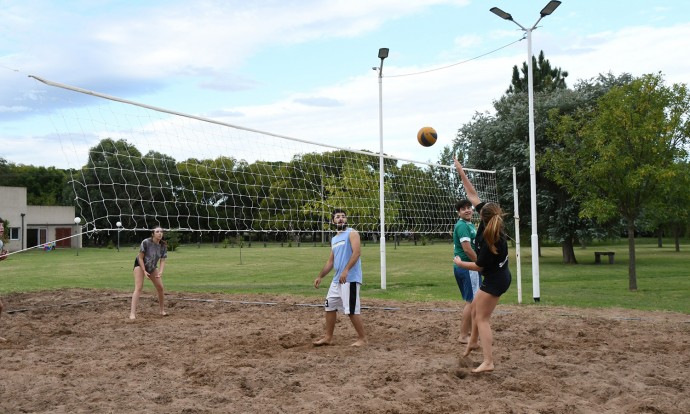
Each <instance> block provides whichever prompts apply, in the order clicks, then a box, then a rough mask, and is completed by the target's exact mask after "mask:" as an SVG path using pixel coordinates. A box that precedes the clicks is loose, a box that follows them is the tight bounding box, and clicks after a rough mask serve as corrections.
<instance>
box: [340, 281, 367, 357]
mask: <svg viewBox="0 0 690 414" xmlns="http://www.w3.org/2000/svg"><path fill="white" fill-rule="evenodd" d="M360 287H361V284H359V283H356V282H351V283H350V282H348V283H343V284H342V285H341V294H342V296H341V297H342V301H343V308H344V309H343V312H344V313H345V314H346V315H348V316H349V317H350V322H351V323H352V326H353V327H354V328H355V332H357V340H356V341H355V342H354V343H352V345H351V346H362V345H366V343H367V336H366V334H365V333H364V323H363V322H362V315H361V304H360V296H359V291H360Z"/></svg>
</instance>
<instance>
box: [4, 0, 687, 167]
mask: <svg viewBox="0 0 690 414" xmlns="http://www.w3.org/2000/svg"><path fill="white" fill-rule="evenodd" d="M546 3H548V0H512V1H511V0H482V1H480V0H404V1H403V0H373V1H372V0H367V1H365V0H347V1H345V0H299V1H297V0H252V1H246V0H242V1H239V0H224V1H221V0H217V1H214V0H199V1H188V0H149V1H143V0H142V1H133V0H132V1H110V0H74V1H60V0H50V1H49V0H18V1H15V0H0V22H2V24H0V125H1V127H0V142H1V143H2V145H0V158H4V159H5V160H6V161H8V162H11V163H15V164H25V165H35V166H46V167H50V166H53V167H58V168H69V167H72V168H78V167H79V165H71V163H70V161H69V160H70V159H71V158H70V157H74V154H70V155H66V154H65V150H64V147H65V146H64V143H62V142H60V139H59V138H56V131H55V128H54V124H55V117H56V116H59V115H58V114H59V113H60V111H61V110H62V109H65V108H64V107H70V106H71V108H67V109H70V110H75V111H88V109H89V108H88V105H87V104H86V103H85V102H86V101H81V100H79V99H72V100H65V99H53V98H52V97H54V96H56V91H55V88H52V87H49V86H46V85H44V84H42V83H40V82H38V81H36V80H35V79H33V78H31V77H29V76H30V75H33V76H38V77H41V78H45V79H49V80H51V81H55V82H58V83H63V84H68V85H73V86H76V87H79V88H83V89H87V90H91V91H96V92H100V93H103V94H107V95H112V96H116V97H119V98H123V99H127V100H132V101H136V102H140V103H144V104H147V105H152V106H156V107H161V108H166V109H170V110H173V111H177V112H183V113H188V114H191V115H195V116H200V117H204V118H210V119H214V120H218V121H219V122H225V123H229V124H233V125H239V126H242V127H246V128H250V129H255V130H260V131H266V132H270V133H273V134H279V135H283V136H288V137H294V138H299V139H302V140H307V141H313V142H317V143H323V144H327V145H333V146H338V147H345V148H353V149H357V150H369V151H373V152H378V151H379V149H380V145H381V139H380V129H379V128H380V124H379V119H380V118H379V109H380V108H381V110H382V116H381V120H382V123H381V125H382V128H383V150H384V152H385V153H387V154H391V155H394V156H397V157H399V158H403V159H411V160H418V161H434V160H437V159H438V155H439V153H440V152H441V150H442V149H443V147H444V146H449V145H451V143H452V140H453V139H454V138H455V136H456V134H457V131H458V129H460V128H461V127H462V126H463V125H465V124H468V123H470V122H471V121H472V117H473V115H475V114H476V113H478V112H488V113H492V112H493V103H494V101H496V100H498V99H499V98H500V97H501V96H502V95H503V94H504V93H505V91H506V89H507V88H508V86H509V84H510V79H511V76H512V68H513V66H514V65H518V66H521V65H522V63H523V62H525V61H526V60H527V48H528V42H527V40H526V39H524V31H522V30H521V29H520V27H519V26H518V25H516V24H515V23H513V22H511V21H507V20H503V19H501V18H499V17H498V16H496V15H495V14H493V13H491V12H490V11H489V9H490V8H491V7H493V6H496V7H499V8H501V9H502V10H504V11H506V12H508V13H510V14H511V15H512V16H513V19H514V20H515V21H516V22H518V23H520V24H521V25H522V26H524V27H526V28H531V27H532V26H533V25H534V24H535V23H536V22H537V20H538V19H539V12H540V11H541V9H542V8H543V7H544V6H545V5H546ZM521 39H522V40H521ZM688 39H690V2H688V1H687V0H656V1H648V0H626V1H623V0H620V1H613V0H610V1H602V0H596V1H595V0H563V1H562V4H561V5H560V6H559V7H558V8H557V9H556V10H555V11H554V13H553V14H551V15H550V16H546V17H544V18H543V19H542V20H541V21H539V23H538V26H537V27H536V29H535V30H533V31H532V51H533V54H535V55H537V54H539V52H540V51H542V50H543V51H544V54H545V56H546V58H547V59H549V61H550V62H551V64H552V66H555V67H560V68H562V69H563V70H565V71H567V72H568V73H569V76H568V77H567V78H566V81H567V84H568V86H573V85H574V84H576V83H577V82H578V81H580V80H588V79H592V78H595V77H596V76H597V75H599V74H607V73H612V74H614V75H620V74H622V73H630V74H632V75H633V76H641V75H643V74H647V73H658V72H661V73H662V74H663V75H664V77H665V80H666V82H667V84H673V83H687V82H689V81H690V59H689V58H688V57H687V50H688V46H690V40H688ZM384 47H385V48H389V50H390V53H389V56H388V58H386V59H385V60H384V63H383V70H382V72H381V74H382V75H383V76H382V77H381V79H379V72H378V68H379V66H380V64H381V61H380V59H379V58H378V51H379V48H384ZM373 68H375V69H376V70H374V69H373ZM379 102H381V106H380V107H379ZM526 111H527V108H526ZM525 116H527V114H526V115H525ZM423 126H432V127H434V128H435V129H436V131H437V132H438V135H439V139H438V141H437V143H436V145H434V146H432V147H422V146H420V145H419V144H418V143H417V140H416V134H417V131H418V130H419V129H420V128H421V127H423ZM97 143H98V137H96V136H95V135H94V138H93V142H92V143H89V144H90V145H96V144H97ZM161 152H165V151H164V150H163V149H161ZM227 155H230V156H231V155H232V154H227ZM76 158H77V159H80V157H79V156H78V157H76ZM83 160H84V162H83V163H82V165H83V164H85V163H86V155H85V154H84V155H83ZM468 167H471V166H468Z"/></svg>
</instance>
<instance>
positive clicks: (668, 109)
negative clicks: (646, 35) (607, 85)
mask: <svg viewBox="0 0 690 414" xmlns="http://www.w3.org/2000/svg"><path fill="white" fill-rule="evenodd" d="M689 109H690V96H689V95H688V92H687V89H686V87H685V85H677V84H675V85H673V86H672V87H667V86H665V85H664V82H663V78H662V76H661V74H656V75H653V74H649V75H644V76H642V77H640V78H636V79H633V80H632V81H631V82H630V83H628V84H625V85H623V86H614V87H612V88H611V90H609V92H607V93H606V94H605V95H604V96H602V97H601V98H600V99H599V100H598V102H597V106H596V107H595V108H582V109H581V110H579V111H578V112H577V113H576V114H574V115H554V119H553V121H554V127H553V128H552V129H550V130H549V132H548V135H549V138H550V139H551V140H552V141H553V142H554V143H556V144H557V148H558V149H556V150H551V152H550V154H549V160H550V169H549V171H550V176H551V177H552V178H553V179H554V180H555V181H556V182H557V183H558V184H560V185H562V186H564V187H565V188H566V189H567V190H568V192H569V193H570V194H572V195H573V197H574V198H575V199H576V200H578V201H579V202H580V203H581V207H582V211H581V215H583V216H585V217H591V218H596V219H598V220H603V221H607V220H612V219H615V218H616V217H622V218H623V219H624V220H625V224H626V226H627V234H628V251H629V255H630V264H629V268H628V279H629V281H628V287H629V289H630V290H633V291H634V290H637V275H636V269H635V223H636V220H638V218H639V217H640V216H641V214H642V213H643V211H644V209H645V207H652V206H654V205H655V203H657V202H658V201H659V199H660V197H662V196H663V195H664V192H665V191H666V189H667V188H668V186H669V185H670V183H671V182H672V181H673V179H674V178H675V175H676V171H677V168H676V166H675V163H674V162H675V161H676V160H678V159H682V158H685V157H687V153H686V151H685V149H684V145H686V144H687V142H688V136H689V134H688V132H690V129H689V128H690V126H689V125H688V115H689V112H688V111H689Z"/></svg>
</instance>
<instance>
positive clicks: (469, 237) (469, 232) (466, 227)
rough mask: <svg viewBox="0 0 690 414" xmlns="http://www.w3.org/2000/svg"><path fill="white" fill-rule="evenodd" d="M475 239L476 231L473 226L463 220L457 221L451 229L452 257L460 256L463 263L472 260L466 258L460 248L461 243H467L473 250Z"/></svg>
mask: <svg viewBox="0 0 690 414" xmlns="http://www.w3.org/2000/svg"><path fill="white" fill-rule="evenodd" d="M475 237H477V229H475V228H474V224H472V222H470V221H465V220H463V219H460V220H458V222H457V223H455V228H454V229H453V257H455V256H460V258H461V259H462V260H463V261H471V260H472V259H470V258H469V257H468V256H467V254H466V253H465V250H463V248H462V242H464V241H469V242H470V246H472V249H473V250H474V239H475ZM456 266H457V265H456Z"/></svg>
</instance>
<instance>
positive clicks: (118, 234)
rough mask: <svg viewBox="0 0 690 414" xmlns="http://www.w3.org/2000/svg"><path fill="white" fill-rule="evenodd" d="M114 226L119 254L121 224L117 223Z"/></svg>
mask: <svg viewBox="0 0 690 414" xmlns="http://www.w3.org/2000/svg"><path fill="white" fill-rule="evenodd" d="M115 225H116V226H117V251H118V252H119V251H120V230H122V222H121V221H118V222H117V223H115Z"/></svg>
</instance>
